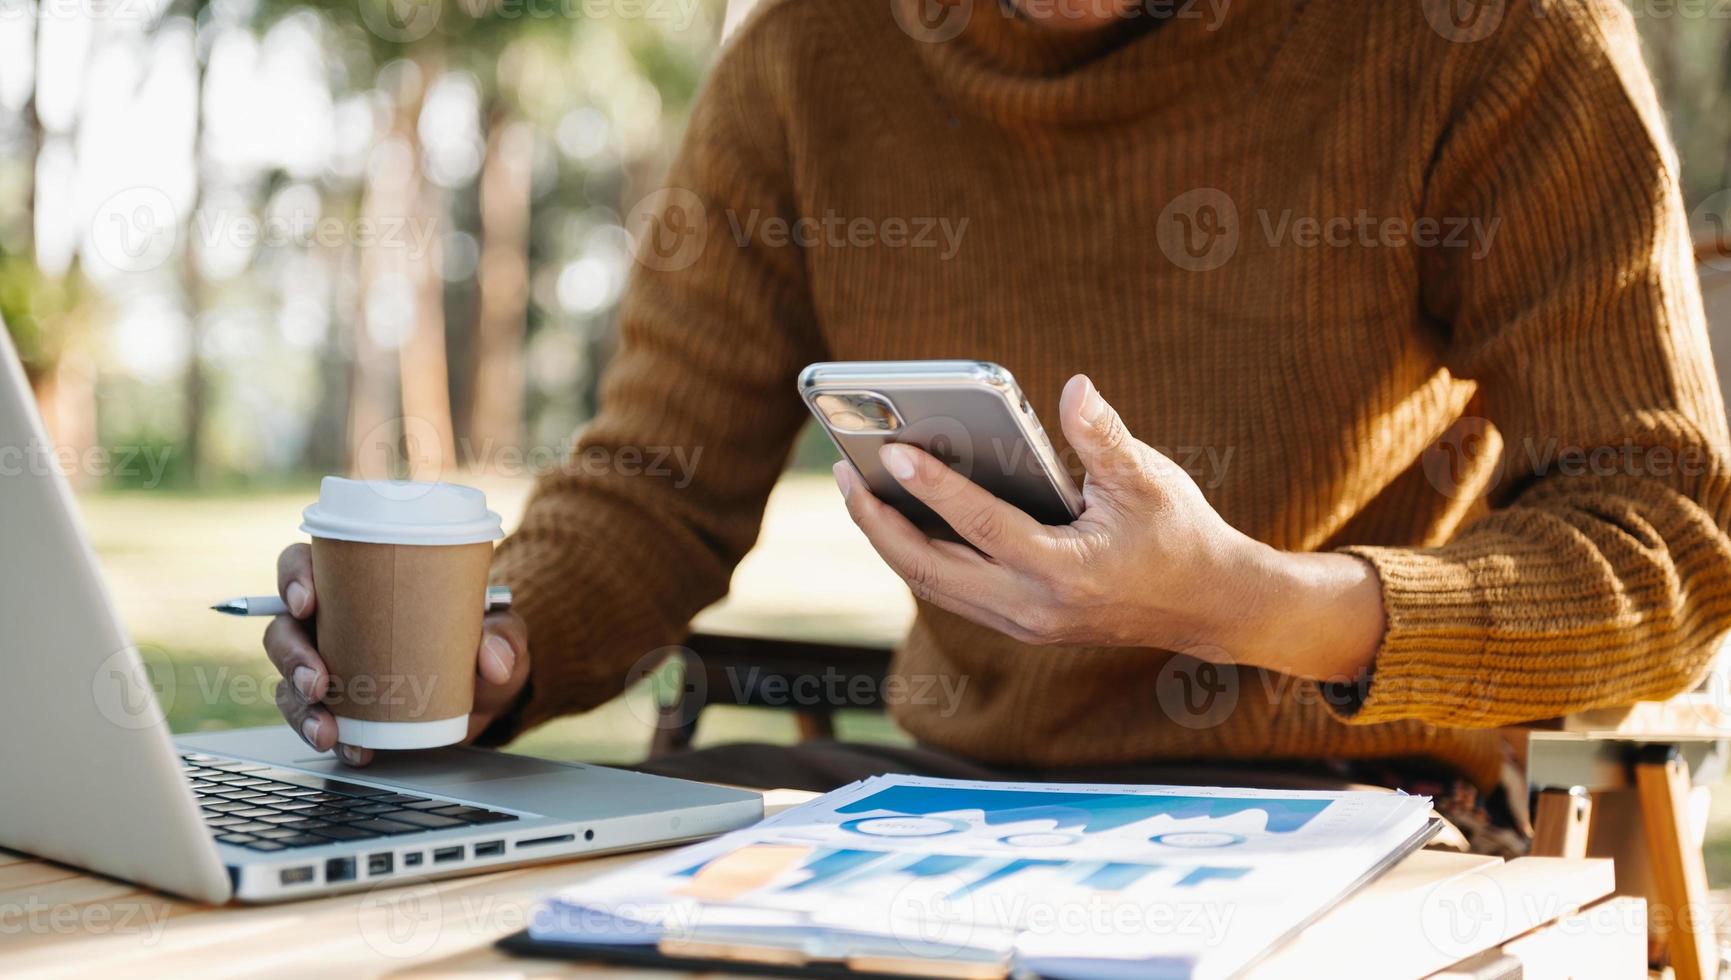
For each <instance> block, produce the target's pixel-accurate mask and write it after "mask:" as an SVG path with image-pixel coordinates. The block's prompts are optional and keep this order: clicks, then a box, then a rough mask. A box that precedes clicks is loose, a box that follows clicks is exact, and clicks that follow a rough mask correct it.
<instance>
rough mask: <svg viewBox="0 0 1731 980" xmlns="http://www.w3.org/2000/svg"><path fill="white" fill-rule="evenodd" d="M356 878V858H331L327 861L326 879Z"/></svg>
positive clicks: (343, 879) (330, 880)
mask: <svg viewBox="0 0 1731 980" xmlns="http://www.w3.org/2000/svg"><path fill="white" fill-rule="evenodd" d="M353 880H355V859H354V858H331V859H330V860H329V861H326V862H325V881H326V882H332V881H353Z"/></svg>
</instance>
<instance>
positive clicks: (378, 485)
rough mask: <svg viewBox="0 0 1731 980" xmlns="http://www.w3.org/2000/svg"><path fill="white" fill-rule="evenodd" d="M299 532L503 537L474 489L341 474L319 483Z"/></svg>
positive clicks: (426, 540)
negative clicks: (350, 477) (350, 476)
mask: <svg viewBox="0 0 1731 980" xmlns="http://www.w3.org/2000/svg"><path fill="white" fill-rule="evenodd" d="M301 530H302V531H305V532H306V533H308V534H310V535H312V536H313V537H315V538H327V539H331V540H335V541H360V542H364V543H367V544H419V545H452V544H476V543H478V542H481V541H497V540H499V539H500V538H502V537H504V536H505V531H504V528H503V527H502V526H501V525H500V521H499V515H498V514H495V513H493V512H492V511H490V510H488V509H487V495H486V494H484V493H482V492H481V491H479V490H476V489H475V488H473V487H461V486H458V485H456V484H455V483H416V482H412V481H408V480H345V479H343V478H342V477H340V476H327V477H325V478H324V480H323V481H321V482H320V483H319V499H318V502H317V503H315V504H313V505H312V506H311V507H308V508H307V509H306V510H304V511H302V512H301Z"/></svg>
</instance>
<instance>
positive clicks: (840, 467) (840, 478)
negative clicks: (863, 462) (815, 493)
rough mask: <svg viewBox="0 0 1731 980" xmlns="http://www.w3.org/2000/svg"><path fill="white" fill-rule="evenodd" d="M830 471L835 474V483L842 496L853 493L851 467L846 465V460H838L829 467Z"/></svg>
mask: <svg viewBox="0 0 1731 980" xmlns="http://www.w3.org/2000/svg"><path fill="white" fill-rule="evenodd" d="M830 472H831V473H834V474H835V485H836V487H837V488H838V489H840V490H841V495H842V496H844V497H846V496H847V495H849V494H851V493H853V467H852V466H849V465H848V462H847V460H845V459H843V460H838V461H837V462H836V464H835V465H834V466H832V467H830Z"/></svg>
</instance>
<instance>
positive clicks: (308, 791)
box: [180, 752, 517, 851]
mask: <svg viewBox="0 0 1731 980" xmlns="http://www.w3.org/2000/svg"><path fill="white" fill-rule="evenodd" d="M180 763H181V768H182V770H183V771H184V772H185V774H186V777H187V779H189V780H190V781H191V782H192V792H193V794H194V795H195V796H197V797H198V805H199V807H200V810H201V812H202V813H203V815H204V824H205V826H206V827H209V828H210V833H211V835H212V836H213V837H215V838H216V839H217V840H219V841H221V842H223V843H224V844H236V845H239V846H241V847H246V848H251V849H252V850H255V851H284V850H289V849H290V848H296V847H319V846H322V845H325V844H335V843H343V842H347V841H357V840H367V839H369V838H374V837H394V836H396V835H398V834H418V833H422V832H424V831H428V830H450V829H451V828H453V827H465V826H473V825H478V824H492V823H505V822H507V821H510V820H515V819H517V816H516V814H512V813H501V812H499V811H497V810H487V809H484V808H482V807H478V806H467V805H465V804H461V803H454V802H452V801H450V800H435V799H430V798H428V797H425V796H412V795H410V794H408V793H397V792H393V791H391V790H388V789H379V788H378V787H376V786H362V785H361V784H360V783H351V782H347V781H345V780H341V779H328V778H325V777H321V776H313V775H310V774H307V773H299V772H289V771H287V770H283V769H275V768H272V767H270V766H266V765H260V764H258V763H253V762H237V761H234V760H232V759H223V758H218V757H217V756H212V755H202V754H199V753H195V752H194V753H187V754H184V755H182V756H181V757H180Z"/></svg>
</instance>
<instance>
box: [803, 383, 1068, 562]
mask: <svg viewBox="0 0 1731 980" xmlns="http://www.w3.org/2000/svg"><path fill="white" fill-rule="evenodd" d="M799 394H800V397H801V398H803V399H804V400H805V404H806V407H807V408H809V409H811V413H812V415H814V416H816V417H817V421H818V424H820V425H822V426H823V428H824V431H826V432H828V433H829V436H830V438H831V439H832V440H833V441H834V442H835V446H836V449H838V450H840V452H841V454H842V455H843V456H845V457H847V459H848V460H849V461H850V462H852V463H853V466H854V469H856V470H858V471H859V474H860V476H862V477H864V478H865V484H866V486H867V487H869V488H870V489H871V492H872V493H873V494H876V495H877V498H878V499H879V500H882V501H883V502H884V503H886V504H889V505H890V506H891V507H894V508H895V509H896V510H898V511H900V512H901V513H902V515H903V516H905V517H906V518H907V519H908V520H909V521H912V522H913V524H914V526H916V527H918V528H920V529H921V530H922V531H924V532H926V534H927V535H929V536H931V537H934V538H943V539H946V540H949V541H960V540H961V536H960V535H958V534H956V532H955V530H954V529H953V528H951V527H950V526H949V525H948V524H947V523H945V522H944V519H943V518H941V517H939V516H938V515H937V514H936V513H934V512H933V511H932V509H931V508H929V507H927V506H926V505H925V504H923V503H921V502H920V501H919V499H918V498H916V497H914V496H913V495H912V494H910V493H908V492H907V491H906V490H904V489H902V485H901V484H900V483H897V482H896V479H895V477H893V476H891V475H890V473H889V471H888V470H887V469H885V468H884V465H883V463H882V462H880V461H879V459H878V449H879V448H880V447H882V446H883V445H885V444H886V443H892V442H900V443H907V444H909V445H913V446H918V447H919V448H921V449H923V450H925V451H926V452H928V453H931V454H932V455H933V456H935V457H937V458H938V459H940V460H942V461H943V462H944V463H945V464H947V465H948V466H949V467H950V468H951V469H953V470H955V471H956V472H958V473H960V474H962V475H963V476H965V477H967V478H968V479H970V480H972V481H973V482H975V483H977V484H979V485H980V486H981V487H983V488H985V489H986V490H987V491H989V492H990V493H991V494H993V495H994V496H996V497H997V498H998V499H1000V500H1003V501H1006V502H1008V503H1010V504H1013V505H1015V506H1016V507H1019V508H1021V509H1022V510H1023V511H1025V512H1026V513H1027V514H1028V515H1029V516H1030V517H1033V518H1034V519H1035V520H1037V521H1039V522H1040V523H1042V524H1054V525H1056V524H1068V523H1070V522H1071V521H1073V520H1075V519H1076V518H1077V517H1079V516H1081V513H1082V494H1081V492H1080V491H1079V490H1077V489H1076V483H1075V481H1074V480H1072V479H1070V474H1069V472H1067V471H1066V470H1065V469H1064V468H1063V467H1062V466H1061V465H1059V463H1058V454H1057V452H1056V451H1055V450H1053V448H1052V441H1051V440H1050V439H1048V438H1047V437H1046V430H1045V429H1044V428H1042V427H1041V425H1040V420H1039V419H1038V418H1037V417H1036V416H1035V415H1034V410H1033V409H1032V408H1031V407H1029V405H1028V399H1027V398H1026V397H1024V396H1023V395H1022V389H1021V388H1020V387H1018V386H1017V385H1016V379H1015V378H1013V377H1011V376H1010V372H1008V371H1006V370H1004V369H1003V368H1001V367H999V366H998V365H996V364H993V363H991V362H989V361H826V362H822V363H818V364H812V365H809V366H807V367H806V369H805V370H803V371H801V372H800V374H799Z"/></svg>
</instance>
